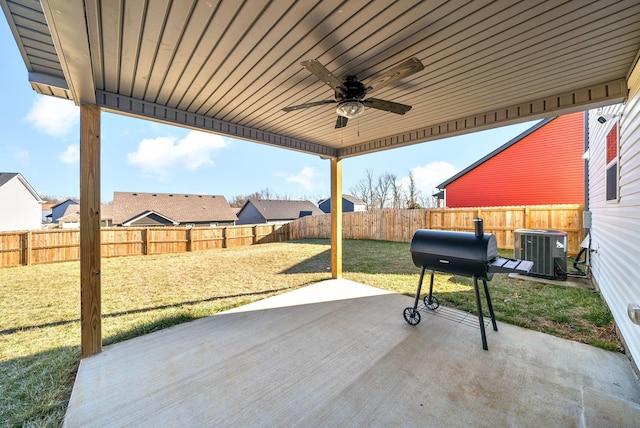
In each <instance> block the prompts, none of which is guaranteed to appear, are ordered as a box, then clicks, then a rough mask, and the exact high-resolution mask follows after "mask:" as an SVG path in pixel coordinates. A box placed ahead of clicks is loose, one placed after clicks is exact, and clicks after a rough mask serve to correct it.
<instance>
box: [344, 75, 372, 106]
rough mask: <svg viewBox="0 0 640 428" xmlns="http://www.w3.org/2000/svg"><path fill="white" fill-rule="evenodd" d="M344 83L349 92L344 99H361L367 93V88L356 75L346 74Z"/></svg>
mask: <svg viewBox="0 0 640 428" xmlns="http://www.w3.org/2000/svg"><path fill="white" fill-rule="evenodd" d="M343 85H344V87H345V88H347V93H346V95H345V97H344V99H348V100H350V99H356V100H361V99H362V98H364V96H365V95H366V94H367V89H366V88H365V86H364V85H363V84H362V83H360V82H359V81H358V79H357V78H356V76H346V77H345V78H344V82H343Z"/></svg>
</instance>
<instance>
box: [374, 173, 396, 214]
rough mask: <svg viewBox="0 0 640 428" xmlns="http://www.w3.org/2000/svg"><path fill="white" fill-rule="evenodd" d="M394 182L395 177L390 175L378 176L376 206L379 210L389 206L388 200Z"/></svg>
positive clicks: (375, 191) (375, 192) (375, 190)
mask: <svg viewBox="0 0 640 428" xmlns="http://www.w3.org/2000/svg"><path fill="white" fill-rule="evenodd" d="M394 181H395V177H394V176H393V175H391V174H389V173H385V174H382V175H380V176H378V180H377V184H376V187H375V189H374V194H375V195H376V196H375V200H376V205H377V207H378V208H380V209H382V208H385V207H386V206H387V199H388V198H389V193H390V192H391V187H392V185H393V182H394Z"/></svg>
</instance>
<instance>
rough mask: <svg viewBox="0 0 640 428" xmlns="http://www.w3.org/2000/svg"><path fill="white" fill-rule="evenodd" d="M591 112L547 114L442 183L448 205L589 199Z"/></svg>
mask: <svg viewBox="0 0 640 428" xmlns="http://www.w3.org/2000/svg"><path fill="white" fill-rule="evenodd" d="M584 141H585V114H584V113H582V112H581V113H573V114H568V115H564V116H559V117H555V118H551V119H546V120H543V121H541V122H539V123H537V124H536V125H535V126H533V127H531V128H529V129H528V130H526V131H525V132H523V133H522V134H520V135H518V136H517V137H515V138H514V139H512V140H511V141H509V142H508V143H506V144H504V145H503V146H501V147H499V148H498V149H496V150H494V151H493V152H492V153H489V154H488V155H487V156H485V157H483V158H482V159H480V160H479V161H477V162H475V163H474V164H473V165H471V166H469V167H468V168H466V169H464V170H463V171H461V172H459V173H458V174H456V175H454V176H453V177H451V178H450V179H448V180H447V181H445V182H443V183H441V184H439V185H438V189H440V190H443V191H444V199H445V206H447V207H450V208H457V207H489V206H509V205H547V204H583V203H584V187H585V181H584V165H585V164H584V160H583V159H582V155H583V154H584V152H585V143H584Z"/></svg>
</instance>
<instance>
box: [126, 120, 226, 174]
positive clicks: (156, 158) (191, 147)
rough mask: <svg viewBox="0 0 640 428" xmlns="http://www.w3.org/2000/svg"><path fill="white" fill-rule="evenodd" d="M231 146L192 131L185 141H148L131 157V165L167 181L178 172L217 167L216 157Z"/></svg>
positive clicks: (169, 139)
mask: <svg viewBox="0 0 640 428" xmlns="http://www.w3.org/2000/svg"><path fill="white" fill-rule="evenodd" d="M228 145H229V141H228V140H226V139H225V138H223V137H220V136H218V135H213V134H208V133H205V132H199V131H191V132H189V133H188V134H187V135H186V136H185V137H184V138H182V139H178V138H176V137H157V138H145V139H144V140H142V141H140V144H138V150H137V151H135V152H133V153H129V154H127V162H128V163H130V164H131V165H135V166H137V167H140V168H142V170H143V171H145V172H147V173H149V174H151V175H155V176H156V177H157V178H159V179H161V180H164V179H166V178H167V177H168V176H169V175H170V174H171V172H172V171H173V170H174V169H175V168H184V169H187V170H190V171H194V170H196V169H198V168H200V167H201V166H213V165H214V162H213V160H212V159H211V155H212V153H213V152H214V151H215V150H218V149H221V148H224V147H226V146H228Z"/></svg>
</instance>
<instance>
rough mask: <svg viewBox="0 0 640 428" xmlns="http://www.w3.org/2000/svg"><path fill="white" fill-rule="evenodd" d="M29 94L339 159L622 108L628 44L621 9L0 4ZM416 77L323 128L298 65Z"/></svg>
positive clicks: (328, 117) (629, 8)
mask: <svg viewBox="0 0 640 428" xmlns="http://www.w3.org/2000/svg"><path fill="white" fill-rule="evenodd" d="M0 4H2V8H3V11H4V13H5V15H6V16H7V18H8V21H9V25H10V27H11V30H12V32H13V34H14V37H15V39H16V42H17V44H18V47H19V49H20V51H21V53H22V57H23V59H24V62H25V65H26V67H27V70H28V72H29V80H30V82H31V85H32V87H33V89H34V90H35V91H36V92H39V93H41V94H46V95H53V96H56V97H62V98H68V99H72V100H73V101H74V102H75V103H76V104H96V105H98V106H100V107H101V108H102V109H104V110H108V111H113V112H117V113H122V114H127V115H132V116H137V117H142V118H146V119H151V120H157V121H161V122H166V123H172V124H175V125H179V126H186V127H189V128H196V129H201V130H205V131H209V132H215V133H218V134H224V135H228V136H231V137H234V138H240V139H244V140H249V141H254V142H259V143H264V144H269V145H274V146H278V147H283V148H287V149H293V150H298V151H302V152H305V153H310V154H317V155H320V156H323V157H341V158H343V157H348V156H355V155H360V154H364V153H371V152H375V151H380V150H386V149H390V148H394V147H398V146H403V145H408V144H415V143H421V142H425V141H429V140H434V139H438V138H442V137H446V136H451V135H456V134H462V133H467V132H473V131H477V130H481V129H487V128H491V127H496V126H503V125H507V124H510V123H515V122H521V121H527V120H532V119H537V118H543V117H549V116H553V115H559V114H563V113H568V112H574V111H581V110H585V109H588V108H590V107H594V106H599V105H605V104H612V103H617V102H620V101H622V100H623V99H624V98H625V96H626V93H627V90H626V80H625V79H626V77H627V74H628V73H629V71H630V70H631V67H632V65H633V64H634V62H635V61H637V57H638V50H639V49H640V4H638V2H637V1H635V0H622V1H615V2H598V1H592V0H571V1H560V2H559V1H556V0H537V1H526V2H493V1H484V0H473V1H468V0H449V1H429V2H421V1H402V2H395V3H392V2H388V1H370V2H361V1H348V2H345V1H336V0H332V1H326V0H323V1H317V2H311V1H307V0H289V1H276V2H271V1H266V0H252V1H249V2H239V1H214V0H210V1H180V2H172V1H168V0H156V1H144V0H138V1H127V2H121V1H116V2H112V1H99V0H91V1H89V0H87V1H83V0H44V1H42V3H40V2H39V1H37V0H0ZM411 57H417V58H418V59H420V60H421V61H422V62H423V64H424V65H425V68H424V70H422V71H421V72H418V73H416V74H414V75H412V76H410V77H408V78H406V79H403V80H400V81H398V82H396V83H395V84H392V85H389V86H386V87H384V88H383V89H382V90H381V91H380V92H379V93H376V94H375V96H376V98H382V99H386V100H392V101H396V102H400V103H403V104H408V105H411V106H413V108H412V109H411V111H409V112H408V113H407V114H405V115H403V116H398V115H395V114H392V113H386V112H382V111H379V110H374V109H367V110H366V112H365V113H364V115H363V116H362V117H361V118H360V119H359V123H355V122H356V121H355V120H352V121H351V123H350V124H349V125H348V126H347V127H346V128H343V129H334V124H335V122H336V113H335V109H334V108H333V107H334V105H322V106H316V107H312V108H310V109H306V110H298V111H294V112H289V113H285V112H283V111H282V108H283V107H286V106H291V105H296V104H301V103H305V102H309V101H321V100H331V99H333V91H332V90H331V89H330V88H329V87H328V86H326V85H325V84H323V83H322V82H320V81H319V80H318V79H316V78H315V77H314V76H312V75H311V74H310V73H309V72H308V71H307V70H306V69H304V68H303V67H302V66H301V65H300V62H301V61H303V60H308V59H317V60H318V61H319V62H320V63H322V64H324V65H325V66H326V67H327V69H328V70H329V71H331V72H332V73H333V74H334V75H335V76H337V77H338V78H341V77H343V76H345V75H356V76H357V77H358V78H359V79H361V80H363V81H368V80H370V79H372V78H375V77H376V76H379V75H380V74H381V73H383V72H384V71H386V70H388V69H390V68H391V67H393V66H395V65H397V64H399V63H400V62H402V61H404V60H405V59H407V58H411Z"/></svg>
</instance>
